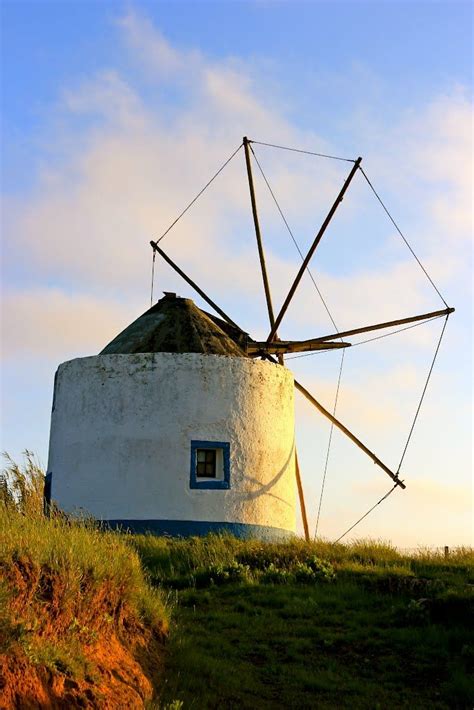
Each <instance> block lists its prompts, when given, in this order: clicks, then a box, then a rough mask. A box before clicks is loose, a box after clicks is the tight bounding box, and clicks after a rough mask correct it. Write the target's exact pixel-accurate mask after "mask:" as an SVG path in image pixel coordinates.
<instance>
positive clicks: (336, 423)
mask: <svg viewBox="0 0 474 710" xmlns="http://www.w3.org/2000/svg"><path fill="white" fill-rule="evenodd" d="M295 387H296V389H297V390H298V391H299V392H301V394H304V396H305V397H306V399H307V400H308V401H309V402H311V404H313V405H314V406H315V407H316V409H318V410H319V411H320V412H321V414H324V416H325V417H327V418H328V419H329V421H330V422H332V423H333V424H334V426H337V428H338V429H340V430H341V431H342V432H343V434H345V435H346V436H348V437H349V439H350V440H351V441H353V442H354V444H355V445H356V446H358V447H359V449H362V451H363V452H364V453H365V454H367V456H369V457H370V458H371V459H372V461H373V462H374V463H375V464H377V466H380V468H381V469H382V470H383V471H385V473H386V474H387V475H388V476H390V478H391V479H392V481H395V483H396V484H397V485H398V486H400V488H406V486H405V484H404V483H403V481H401V480H400V479H399V478H398V476H397V474H396V473H393V471H391V470H390V469H389V468H388V466H386V465H385V464H384V463H383V462H382V461H381V460H380V459H379V458H378V456H376V455H375V454H374V453H373V452H372V451H371V450H370V449H368V448H367V446H365V444H363V443H362V441H360V439H358V438H357V437H356V436H355V435H354V434H353V433H352V432H351V431H349V429H347V427H345V426H344V424H342V423H341V422H340V421H339V420H338V419H336V417H334V416H333V415H332V414H331V413H330V412H328V410H327V409H325V408H324V407H323V405H322V404H320V403H319V402H318V400H317V399H315V398H314V397H313V395H312V394H310V392H308V390H307V389H306V388H305V387H303V385H300V383H299V382H297V381H296V380H295Z"/></svg>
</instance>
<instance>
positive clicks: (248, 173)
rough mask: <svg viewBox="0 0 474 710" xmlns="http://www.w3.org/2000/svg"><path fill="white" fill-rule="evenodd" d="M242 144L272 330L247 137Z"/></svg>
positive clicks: (268, 288) (270, 316)
mask: <svg viewBox="0 0 474 710" xmlns="http://www.w3.org/2000/svg"><path fill="white" fill-rule="evenodd" d="M243 144H244V152H245V164H246V166H247V177H248V181H249V190H250V201H251V203H252V214H253V223H254V225H255V236H256V237H257V247H258V256H259V259H260V268H261V271H262V279H263V288H264V289H265V298H266V301H267V309H268V318H269V320H270V326H271V327H272V328H273V325H274V323H275V316H274V314H273V305H272V295H271V293H270V284H269V282H268V275H267V266H266V263H265V253H264V251H263V244H262V234H261V232H260V223H259V221H258V212H257V200H256V197H255V187H254V184H253V175H252V163H251V161H250V150H249V139H248V138H247V136H244V138H243Z"/></svg>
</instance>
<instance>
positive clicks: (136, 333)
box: [100, 291, 245, 357]
mask: <svg viewBox="0 0 474 710" xmlns="http://www.w3.org/2000/svg"><path fill="white" fill-rule="evenodd" d="M164 293H165V295H164V296H163V298H161V299H160V300H159V301H158V302H157V303H155V305H153V306H152V307H151V308H149V309H148V310H147V311H146V312H145V313H143V314H142V315H141V316H140V317H139V318H137V319H136V320H135V321H134V322H133V323H131V324H130V325H129V326H127V328H125V330H123V331H122V332H121V333H119V334H118V335H117V336H116V337H115V338H114V339H113V340H112V341H111V342H110V343H109V344H108V345H107V346H106V347H105V348H104V349H103V350H102V351H101V353H100V354H101V355H109V354H127V353H128V354H131V353H158V352H166V353H201V354H203V355H230V356H233V357H245V352H244V350H243V349H242V348H241V347H239V345H238V344H237V343H236V342H235V340H233V339H232V338H231V337H230V336H229V335H228V334H227V333H225V332H224V330H222V328H220V326H219V325H218V324H217V323H216V322H215V321H214V320H212V319H211V318H210V317H209V316H208V315H207V314H206V313H204V312H203V311H201V310H200V309H199V308H198V307H197V306H196V305H195V303H194V301H192V300H191V299H190V298H181V297H179V296H176V294H175V293H171V292H166V291H165V292H164Z"/></svg>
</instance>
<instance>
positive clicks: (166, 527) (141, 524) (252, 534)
mask: <svg viewBox="0 0 474 710" xmlns="http://www.w3.org/2000/svg"><path fill="white" fill-rule="evenodd" d="M103 523H104V524H105V525H107V526H109V527H111V528H113V529H117V528H121V529H123V530H129V531H130V532H132V533H137V534H142V533H152V534H153V535H168V536H171V537H191V536H192V535H208V534H209V533H224V532H226V533H229V534H230V535H234V536H235V537H240V538H256V539H258V540H266V541H268V542H275V541H278V540H289V539H291V538H292V537H294V536H295V533H292V532H291V531H290V530H284V529H283V528H273V527H270V526H269V525H247V524H246V523H214V522H208V521H207V520H104V521H103Z"/></svg>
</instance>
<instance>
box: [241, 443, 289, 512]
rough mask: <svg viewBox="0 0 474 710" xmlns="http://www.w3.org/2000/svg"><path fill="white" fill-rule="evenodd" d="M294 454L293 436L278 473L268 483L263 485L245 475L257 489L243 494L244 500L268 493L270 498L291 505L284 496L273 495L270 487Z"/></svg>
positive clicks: (276, 480) (281, 474) (282, 472)
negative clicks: (288, 451) (286, 455)
mask: <svg viewBox="0 0 474 710" xmlns="http://www.w3.org/2000/svg"><path fill="white" fill-rule="evenodd" d="M294 456H295V439H294V438H293V442H292V444H291V448H290V453H289V454H288V457H287V459H286V461H285V463H284V464H283V466H282V468H281V469H280V470H279V471H278V473H277V474H276V475H275V476H274V477H273V478H272V479H271V481H269V482H268V483H265V484H264V485H263V484H262V483H261V482H260V481H258V480H257V479H256V478H252V477H251V476H246V479H247V480H248V481H251V482H252V483H254V484H255V487H256V488H257V490H255V491H252V492H250V493H247V494H246V495H245V496H243V498H244V500H254V499H255V498H259V497H260V496H262V495H269V496H271V497H272V498H276V499H277V500H279V501H281V502H282V503H284V504H285V505H287V506H288V507H289V508H291V507H292V504H291V503H290V502H289V501H288V500H286V499H285V498H281V497H280V496H277V495H275V494H274V493H270V491H271V489H272V488H273V487H274V486H275V485H276V484H277V482H278V481H279V480H280V478H281V477H282V476H283V475H284V474H285V472H286V471H287V469H288V466H289V465H290V463H291V460H292V458H293V459H294Z"/></svg>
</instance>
